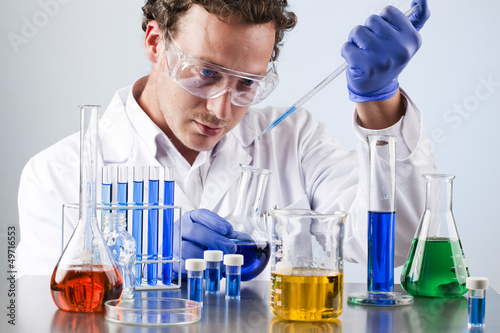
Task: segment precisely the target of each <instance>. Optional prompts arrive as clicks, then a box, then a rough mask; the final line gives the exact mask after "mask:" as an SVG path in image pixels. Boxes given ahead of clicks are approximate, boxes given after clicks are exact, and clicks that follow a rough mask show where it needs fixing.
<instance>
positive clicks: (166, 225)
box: [162, 180, 174, 285]
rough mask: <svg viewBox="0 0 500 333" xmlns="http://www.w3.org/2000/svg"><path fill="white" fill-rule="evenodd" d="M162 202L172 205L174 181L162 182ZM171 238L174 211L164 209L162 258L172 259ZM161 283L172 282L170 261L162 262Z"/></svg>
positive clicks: (167, 283) (172, 237)
mask: <svg viewBox="0 0 500 333" xmlns="http://www.w3.org/2000/svg"><path fill="white" fill-rule="evenodd" d="M164 184H165V186H164V197H163V198H164V199H163V201H164V204H165V206H173V205H174V181H171V180H166V181H165V182H164ZM173 240H174V211H173V209H165V210H164V211H163V242H162V244H163V245H162V247H163V252H162V254H163V259H165V260H171V259H173ZM162 272H163V274H162V281H163V284H165V285H169V284H171V283H172V263H164V264H163V267H162Z"/></svg>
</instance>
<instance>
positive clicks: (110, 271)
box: [50, 106, 122, 312]
mask: <svg viewBox="0 0 500 333" xmlns="http://www.w3.org/2000/svg"><path fill="white" fill-rule="evenodd" d="M98 111H99V107H98V106H83V107H81V124H80V163H81V164H80V216H79V221H78V224H77V226H76V228H75V231H74V232H73V235H72V236H71V239H70V240H69V242H68V244H67V245H66V248H65V249H64V251H63V253H62V255H61V257H60V258H59V261H58V262H57V265H56V267H55V269H54V272H53V273H52V278H51V281H50V288H51V292H52V298H53V300H54V303H55V304H56V305H57V307H59V308H60V309H61V310H65V311H75V312H103V311H104V303H105V302H106V301H108V300H110V299H117V298H120V295H121V293H122V277H121V275H120V271H119V270H118V267H117V265H116V263H115V261H114V260H113V257H112V255H111V252H110V250H109V248H108V246H107V245H106V242H105V240H104V237H103V235H102V233H101V229H100V228H99V227H98V225H97V215H96V175H97V118H98Z"/></svg>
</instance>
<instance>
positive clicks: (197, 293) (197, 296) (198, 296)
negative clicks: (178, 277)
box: [187, 277, 203, 303]
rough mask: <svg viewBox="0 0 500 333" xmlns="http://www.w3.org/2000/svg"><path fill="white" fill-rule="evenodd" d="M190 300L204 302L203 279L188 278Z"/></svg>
mask: <svg viewBox="0 0 500 333" xmlns="http://www.w3.org/2000/svg"><path fill="white" fill-rule="evenodd" d="M187 280H188V281H187V283H188V286H187V289H188V299H190V300H192V301H196V302H200V303H202V302H203V277H188V279H187Z"/></svg>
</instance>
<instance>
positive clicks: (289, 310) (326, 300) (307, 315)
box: [271, 268, 344, 321]
mask: <svg viewBox="0 0 500 333" xmlns="http://www.w3.org/2000/svg"><path fill="white" fill-rule="evenodd" d="M343 287H344V274H343V273H339V272H335V271H332V270H325V269H312V268H294V269H293V271H292V274H291V275H283V274H276V273H274V272H273V273H271V312H272V313H273V314H274V315H275V316H277V317H280V318H283V319H287V320H299V321H335V318H337V317H338V316H340V314H341V313H342V291H343Z"/></svg>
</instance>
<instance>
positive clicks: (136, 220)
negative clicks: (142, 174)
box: [132, 180, 144, 286]
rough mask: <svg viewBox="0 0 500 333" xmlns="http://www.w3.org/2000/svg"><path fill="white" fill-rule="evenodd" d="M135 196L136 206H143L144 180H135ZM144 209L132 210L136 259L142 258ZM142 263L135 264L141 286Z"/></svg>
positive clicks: (136, 278)
mask: <svg viewBox="0 0 500 333" xmlns="http://www.w3.org/2000/svg"><path fill="white" fill-rule="evenodd" d="M133 190H134V192H133V194H132V196H133V198H132V201H133V202H134V205H135V206H142V205H143V202H144V182H143V181H135V180H134V186H133ZM142 212H143V211H142V210H140V209H134V210H133V212H132V236H133V237H134V239H135V243H136V256H135V260H136V261H141V260H142ZM141 266H142V265H141V264H136V265H135V285H136V286H140V285H141V283H142V267H141Z"/></svg>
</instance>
